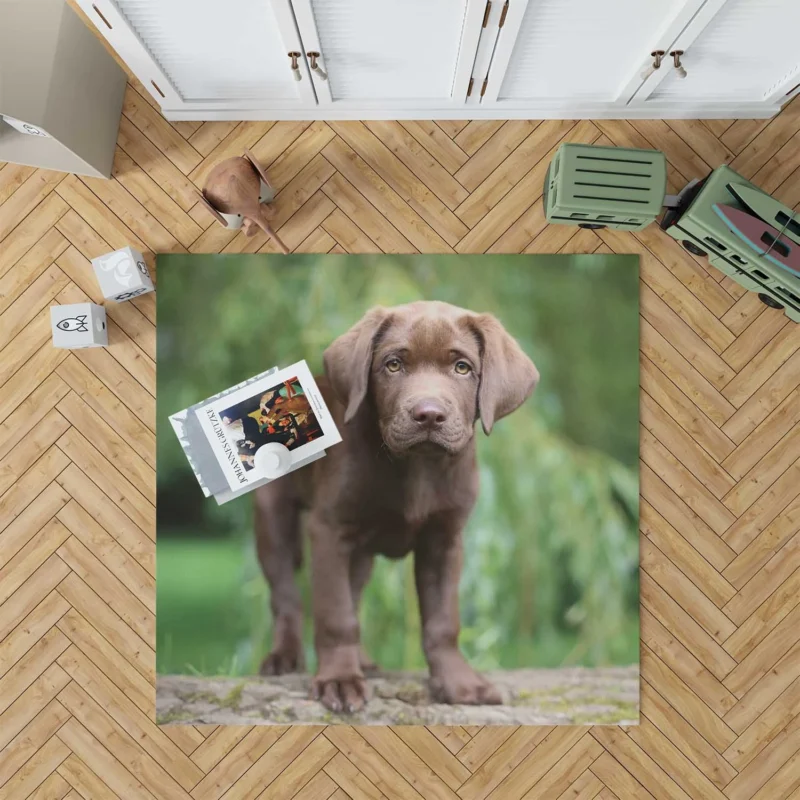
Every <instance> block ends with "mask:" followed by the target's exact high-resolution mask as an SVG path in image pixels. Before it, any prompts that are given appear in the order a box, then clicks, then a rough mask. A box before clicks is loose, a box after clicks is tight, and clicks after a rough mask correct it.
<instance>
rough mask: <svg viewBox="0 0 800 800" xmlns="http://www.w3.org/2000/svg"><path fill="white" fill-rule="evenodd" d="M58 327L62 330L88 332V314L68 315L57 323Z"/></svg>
mask: <svg viewBox="0 0 800 800" xmlns="http://www.w3.org/2000/svg"><path fill="white" fill-rule="evenodd" d="M56 328H59V329H60V330H62V331H75V332H76V333H86V331H88V330H89V326H88V325H87V323H86V314H81V315H80V316H79V317H67V318H66V319H62V320H61V321H60V322H58V323H57V324H56Z"/></svg>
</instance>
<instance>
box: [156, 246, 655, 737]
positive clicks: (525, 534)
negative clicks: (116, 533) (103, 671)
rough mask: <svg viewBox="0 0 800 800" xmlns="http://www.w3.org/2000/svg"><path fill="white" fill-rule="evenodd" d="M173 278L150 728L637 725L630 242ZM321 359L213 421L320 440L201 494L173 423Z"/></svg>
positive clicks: (165, 275)
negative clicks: (619, 247)
mask: <svg viewBox="0 0 800 800" xmlns="http://www.w3.org/2000/svg"><path fill="white" fill-rule="evenodd" d="M158 277H159V283H158V293H157V303H158V530H157V533H158V540H157V592H158V598H157V603H158V604H157V673H158V677H157V716H158V721H159V722H160V723H180V722H185V723H210V724H233V725H252V724H281V725H285V724H294V723H298V724H303V723H316V724H319V723H326V724H337V723H342V724H356V725H363V724H379V725H402V724H410V725H520V724H521V725H589V724H604V723H605V724H636V723H638V719H639V669H638V667H639V664H638V662H639V582H638V565H639V539H638V529H639V475H638V458H639V262H638V257H637V256H618V255H563V256H550V255H531V256H525V255H519V256H489V255H475V256H455V255H360V256H357V255H291V256H275V255H228V256H219V255H184V254H176V255H164V256H159V258H158ZM303 361H305V362H306V363H307V367H308V372H307V373H303V372H302V371H301V367H298V369H297V370H295V372H293V374H292V375H291V376H289V377H288V378H287V377H286V376H285V375H284V374H282V373H275V374H276V375H278V376H279V379H276V380H275V385H274V386H269V387H267V386H266V383H263V385H262V383H258V382H257V383H254V384H253V386H255V387H257V388H256V390H254V391H250V392H247V391H240V392H239V394H241V397H239V394H237V395H232V397H233V400H231V401H230V402H228V403H227V404H219V403H218V405H219V409H218V417H219V419H217V417H214V427H213V428H212V427H209V431H212V433H211V434H210V435H212V436H213V435H215V434H218V436H219V440H218V441H216V442H215V445H214V446H216V447H222V445H221V444H220V442H224V452H225V454H226V458H228V459H229V462H230V467H231V474H235V475H237V476H239V478H240V480H241V481H242V483H243V484H245V483H246V482H247V481H248V480H250V479H251V477H252V475H255V474H256V472H255V471H254V465H257V464H258V463H259V458H260V455H259V450H260V448H261V447H262V446H264V445H266V444H270V446H273V443H274V442H278V443H279V444H282V445H283V446H285V447H286V448H287V449H289V450H292V449H293V448H296V450H297V454H299V453H301V452H303V448H308V449H307V450H306V452H308V453H312V452H314V453H315V454H316V453H322V452H323V445H324V453H325V454H324V456H323V457H319V456H318V455H317V456H316V457H315V458H310V459H308V461H307V462H306V463H305V465H304V466H301V467H300V468H298V469H296V470H295V471H293V472H292V473H291V474H288V475H284V476H283V477H278V478H276V479H274V480H272V481H267V480H266V479H265V480H261V481H258V482H256V483H260V484H261V485H260V486H259V487H258V488H254V489H252V491H237V492H234V493H233V495H230V496H226V498H225V499H226V500H227V502H223V503H221V504H220V503H218V502H217V501H216V500H215V499H214V497H208V496H206V494H204V491H203V488H201V485H200V483H199V482H198V479H197V476H196V474H195V472H194V471H193V467H192V464H191V463H190V461H189V460H188V459H187V455H186V453H185V451H184V449H183V448H182V446H181V441H180V440H179V437H178V436H176V432H175V430H174V429H173V426H172V424H171V422H170V417H171V416H172V415H175V414H176V413H177V412H180V411H182V410H183V409H188V408H189V407H190V406H192V405H194V404H197V403H200V402H201V401H204V400H206V399H208V398H212V397H214V396H215V395H217V394H219V393H221V392H224V391H225V390H227V389H229V388H231V387H235V386H237V385H239V384H242V383H244V382H246V381H248V380H249V379H251V378H253V377H254V376H257V375H259V374H261V373H264V372H266V371H267V370H270V369H271V368H273V367H278V368H279V369H281V370H282V369H284V368H287V367H290V366H293V365H297V364H298V362H303ZM295 373H296V374H295ZM306 374H307V377H303V375H306ZM312 376H313V377H312ZM262 380H264V379H262ZM263 387H266V388H263ZM223 405H224V406H225V407H224V408H223ZM329 426H330V427H329ZM331 430H332V431H333V434H335V435H331ZM339 437H341V441H339ZM264 452H267V451H266V450H264ZM196 466H197V465H196V464H195V467H196ZM248 476H250V477H248ZM246 488H248V489H249V488H250V487H249V486H247V487H246Z"/></svg>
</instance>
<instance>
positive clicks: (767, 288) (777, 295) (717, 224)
mask: <svg viewBox="0 0 800 800" xmlns="http://www.w3.org/2000/svg"><path fill="white" fill-rule="evenodd" d="M728 185H744V186H748V187H751V188H753V189H756V190H757V191H760V190H759V189H758V187H757V186H755V185H754V184H752V183H750V181H747V180H745V179H744V178H743V177H742V176H741V175H739V173H738V172H735V171H734V170H732V169H731V168H730V167H727V166H722V167H717V169H715V170H714V171H713V172H712V173H711V174H710V175H709V176H708V177H706V178H705V179H704V180H702V181H699V182H696V183H693V184H690V185H689V186H687V187H686V189H684V191H683V192H681V194H680V195H678V206H677V207H675V208H669V209H667V211H666V213H665V214H664V217H663V218H662V220H661V223H660V227H661V229H662V230H663V231H665V232H666V233H667V234H668V235H669V236H671V237H672V238H673V239H677V240H678V241H679V242H680V243H681V244H682V245H683V246H684V248H686V250H688V251H689V252H690V253H692V254H693V255H696V256H708V260H709V262H710V263H711V264H712V265H713V266H715V267H716V268H717V269H718V270H720V271H721V272H724V273H725V274H726V275H728V276H729V277H731V278H733V280H735V281H736V282H737V283H738V284H740V285H742V286H744V287H745V289H749V290H750V291H752V292H757V293H758V296H759V299H760V300H761V301H762V302H763V303H765V304H766V305H768V306H770V307H772V308H783V309H784V310H785V312H786V316H787V317H789V319H792V320H794V321H795V322H800V276H799V275H796V274H794V273H791V272H789V271H787V270H785V269H781V268H780V267H778V266H775V265H774V264H773V263H772V262H770V261H769V260H768V259H766V258H762V257H761V256H759V255H758V253H756V252H754V251H753V250H752V249H751V248H750V247H748V246H747V244H746V243H745V242H744V241H742V239H740V238H739V237H738V236H737V235H736V234H735V233H734V232H733V231H732V230H730V228H729V227H728V226H727V225H725V223H724V222H723V221H722V219H721V218H720V217H719V215H718V214H717V213H715V211H714V209H713V206H714V205H715V204H716V205H726V206H733V207H734V208H738V209H741V210H743V211H747V209H746V208H745V207H744V206H742V204H741V203H740V202H739V199H738V197H737V196H736V194H734V193H733V192H732V191H731V190H730V189H728Z"/></svg>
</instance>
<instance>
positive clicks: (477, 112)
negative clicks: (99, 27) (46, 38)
mask: <svg viewBox="0 0 800 800" xmlns="http://www.w3.org/2000/svg"><path fill="white" fill-rule="evenodd" d="M780 110H781V107H780V106H779V105H766V104H764V103H749V104H742V103H730V104H727V103H726V104H720V103H715V104H682V105H675V104H672V105H654V104H648V105H645V106H642V107H636V106H624V107H620V106H609V105H597V106H586V105H584V106H561V107H555V106H533V107H531V106H528V107H525V108H510V107H507V106H503V107H502V108H498V107H494V108H481V107H480V106H477V105H474V106H461V107H459V108H453V107H452V106H451V107H445V108H379V107H376V106H372V107H363V108H337V107H336V106H335V105H333V106H325V107H319V106H318V107H316V108H297V107H294V108H286V109H274V108H273V109H220V108H214V107H213V106H212V107H209V106H205V107H198V108H179V109H170V108H163V109H162V111H163V113H164V116H165V117H166V118H167V119H168V120H170V121H173V122H181V121H184V120H359V119H769V118H770V117H773V116H775V115H776V114H777V113H778V112H779V111H780Z"/></svg>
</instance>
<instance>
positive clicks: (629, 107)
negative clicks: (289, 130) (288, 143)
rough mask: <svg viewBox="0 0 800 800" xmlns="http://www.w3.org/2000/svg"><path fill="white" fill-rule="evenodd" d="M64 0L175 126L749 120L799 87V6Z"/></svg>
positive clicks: (666, 0)
mask: <svg viewBox="0 0 800 800" xmlns="http://www.w3.org/2000/svg"><path fill="white" fill-rule="evenodd" d="M76 2H77V3H78V4H79V5H80V6H81V7H82V8H83V10H84V11H85V12H86V14H87V15H88V16H89V18H90V19H91V20H93V21H94V23H95V24H96V25H97V28H98V30H99V31H100V33H101V34H103V35H104V36H105V37H106V39H107V40H108V41H109V42H110V43H111V45H112V46H113V47H114V48H115V49H116V50H117V52H118V53H119V54H120V56H121V57H122V59H123V60H124V61H125V62H126V63H127V64H128V66H129V67H130V68H131V69H132V71H133V72H134V73H135V74H136V75H137V77H138V78H139V79H140V80H141V82H142V84H144V86H145V87H146V88H147V89H148V90H149V91H150V92H151V93H152V94H153V96H154V97H155V98H156V99H157V100H158V102H159V103H160V104H161V107H162V109H163V110H164V113H165V115H166V116H167V118H168V119H174V120H180V119H234V120H237V119H415V118H416V119H447V118H465V119H470V118H501V119H502V118H522V119H526V118H527V119H531V118H532V119H537V118H538V119H542V118H567V119H575V118H623V119H624V118H626V117H628V118H637V117H655V118H671V117H672V118H678V117H684V118H691V117H694V118H714V117H718V118H725V119H728V118H733V117H745V118H746V117H753V118H756V117H769V116H772V115H774V114H776V113H777V112H778V111H779V109H780V106H781V104H783V103H785V102H786V101H787V100H789V99H790V98H791V97H792V96H794V95H795V94H798V93H800V85H798V84H800V47H798V46H797V44H796V31H797V30H799V29H800V0H657V1H656V0H403V2H400V0H393V1H392V2H380V0H225V2H222V1H221V0H76ZM671 50H683V51H685V52H684V54H683V56H682V60H683V64H684V65H685V68H686V70H687V73H688V77H686V79H684V80H681V79H680V78H679V77H678V75H679V73H678V70H676V69H675V68H674V67H673V63H672V58H671V57H670V55H669V53H670V51H671ZM653 51H664V58H663V62H662V64H661V67H660V68H659V69H656V70H653V69H651V65H652V63H653V58H652V56H651V53H652V52H653ZM291 54H296V56H295V61H296V69H295V70H294V71H293V70H292V69H291V63H292V58H291ZM313 62H316V64H317V66H318V67H319V69H318V70H316V71H312V69H311V64H312V63H313Z"/></svg>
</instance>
